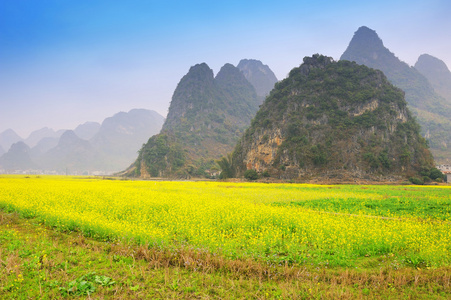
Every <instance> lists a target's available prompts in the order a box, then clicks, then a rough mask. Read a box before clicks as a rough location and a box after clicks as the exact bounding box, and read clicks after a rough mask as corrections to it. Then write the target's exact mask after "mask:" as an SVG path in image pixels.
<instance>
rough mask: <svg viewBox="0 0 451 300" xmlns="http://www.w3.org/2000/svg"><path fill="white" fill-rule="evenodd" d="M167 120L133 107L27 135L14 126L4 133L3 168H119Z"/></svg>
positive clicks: (62, 170) (60, 171)
mask: <svg viewBox="0 0 451 300" xmlns="http://www.w3.org/2000/svg"><path fill="white" fill-rule="evenodd" d="M164 120H165V119H164V117H163V116H161V115H160V114H158V113H157V112H155V111H151V110H146V109H133V110H131V111H129V112H127V113H126V112H120V113H117V114H115V115H114V116H112V117H109V118H106V119H105V120H104V121H103V122H102V124H99V123H96V122H86V123H84V124H81V125H79V126H77V127H76V128H75V129H74V130H58V131H54V130H53V129H50V128H42V129H39V130H36V131H33V132H32V133H31V134H30V135H29V137H28V138H26V139H22V138H21V137H20V136H19V135H17V134H16V133H15V132H14V131H13V130H12V129H8V130H6V131H4V132H2V133H0V147H1V149H3V153H1V152H0V153H1V154H0V170H3V171H4V172H8V173H11V172H16V171H20V170H22V171H23V170H35V171H37V172H47V173H48V172H52V173H58V174H65V173H66V172H69V173H71V174H82V173H83V172H85V173H89V172H95V171H100V172H102V173H111V172H114V171H119V170H121V169H124V168H126V167H127V166H128V165H130V163H131V162H132V161H133V160H134V159H135V158H136V154H137V151H138V150H139V148H140V147H141V146H142V144H143V143H145V142H146V141H147V139H148V138H149V137H150V136H152V135H154V134H156V133H158V132H159V131H160V129H161V126H162V125H163V122H164ZM4 149H8V150H7V151H6V150H4Z"/></svg>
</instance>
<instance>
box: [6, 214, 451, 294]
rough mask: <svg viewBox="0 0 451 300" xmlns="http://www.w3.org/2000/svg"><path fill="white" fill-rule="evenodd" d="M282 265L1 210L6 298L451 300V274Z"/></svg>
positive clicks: (381, 264)
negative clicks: (91, 234)
mask: <svg viewBox="0 0 451 300" xmlns="http://www.w3.org/2000/svg"><path fill="white" fill-rule="evenodd" d="M396 263H397V262H396V260H394V259H393V258H392V257H389V256H386V257H385V258H384V257H382V258H381V257H378V258H372V257H368V258H365V259H361V260H360V261H359V267H358V268H356V269H346V268H334V269H328V268H327V266H323V267H309V266H302V267H301V266H298V267H294V266H292V267H287V266H282V267H277V266H270V265H266V264H261V263H257V262H254V261H242V260H227V259H224V258H221V257H213V256H211V255H209V254H208V253H196V252H193V251H191V250H189V249H185V250H183V249H181V250H179V251H175V252H170V251H167V250H164V249H152V248H148V247H143V246H133V245H127V244H121V243H111V242H101V241H97V240H94V239H90V238H86V237H84V236H82V235H80V234H79V233H77V232H72V233H63V232H59V231H55V230H54V229H50V228H48V227H45V226H43V225H42V224H40V223H39V221H38V219H35V218H30V219H23V218H20V217H19V216H18V215H17V214H15V213H10V214H8V213H5V212H3V211H0V270H1V271H0V298H1V299H73V298H75V299H78V298H80V299H88V298H91V299H324V298H334V299H338V298H341V299H366V298H369V299H449V298H450V297H451V287H450V276H451V269H450V268H449V267H443V268H438V269H430V270H428V269H412V268H406V267H402V266H401V267H399V266H397V265H396Z"/></svg>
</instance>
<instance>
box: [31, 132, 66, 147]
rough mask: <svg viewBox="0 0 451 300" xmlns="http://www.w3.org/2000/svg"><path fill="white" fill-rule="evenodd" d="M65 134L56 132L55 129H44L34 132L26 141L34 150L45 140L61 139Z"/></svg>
mask: <svg viewBox="0 0 451 300" xmlns="http://www.w3.org/2000/svg"><path fill="white" fill-rule="evenodd" d="M61 134H63V132H61V131H60V132H55V131H54V130H53V129H51V128H48V127H44V128H41V129H39V130H35V131H33V132H32V133H31V134H30V135H29V136H28V137H27V138H26V139H25V141H24V142H25V144H27V145H28V146H29V147H30V148H33V147H34V146H36V145H37V144H38V142H39V141H40V140H41V139H43V138H49V137H50V138H59V137H60V136H61Z"/></svg>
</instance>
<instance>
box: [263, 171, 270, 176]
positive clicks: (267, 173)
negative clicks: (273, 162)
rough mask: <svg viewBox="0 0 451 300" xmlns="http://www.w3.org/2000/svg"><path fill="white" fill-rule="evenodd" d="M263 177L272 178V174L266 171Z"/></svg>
mask: <svg viewBox="0 0 451 300" xmlns="http://www.w3.org/2000/svg"><path fill="white" fill-rule="evenodd" d="M262 176H263V177H270V176H271V174H270V173H269V171H268V170H265V171H263V172H262Z"/></svg>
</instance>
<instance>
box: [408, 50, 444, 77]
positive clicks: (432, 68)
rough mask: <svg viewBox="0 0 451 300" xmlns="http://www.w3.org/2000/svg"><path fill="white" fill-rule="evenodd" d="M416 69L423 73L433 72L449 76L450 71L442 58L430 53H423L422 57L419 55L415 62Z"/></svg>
mask: <svg viewBox="0 0 451 300" xmlns="http://www.w3.org/2000/svg"><path fill="white" fill-rule="evenodd" d="M415 69H417V70H418V71H420V72H421V73H423V74H425V73H432V72H433V73H435V74H442V75H444V76H449V75H448V74H449V73H450V72H449V69H448V67H447V66H446V64H445V63H444V62H443V61H442V60H440V59H438V58H436V57H434V56H432V55H429V54H421V55H420V57H418V60H417V62H416V63H415Z"/></svg>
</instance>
